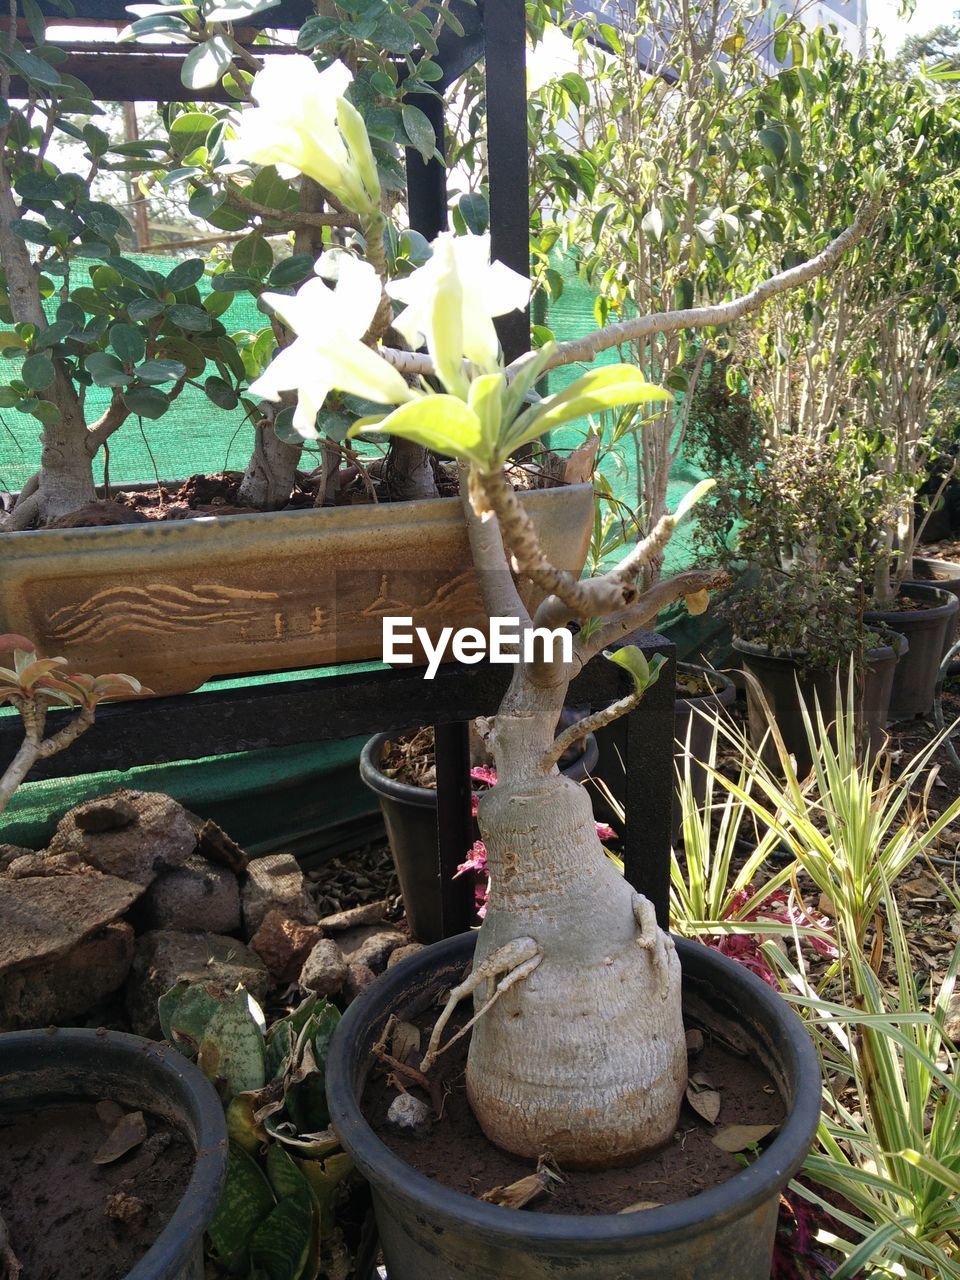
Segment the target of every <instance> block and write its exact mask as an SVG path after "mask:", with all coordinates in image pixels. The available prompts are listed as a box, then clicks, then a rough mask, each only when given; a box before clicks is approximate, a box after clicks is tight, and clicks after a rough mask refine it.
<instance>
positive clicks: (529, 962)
mask: <svg viewBox="0 0 960 1280" xmlns="http://www.w3.org/2000/svg"><path fill="white" fill-rule="evenodd" d="M542 959H543V956H542V953H541V951H540V947H539V945H538V944H537V943H536V942H535V941H534V940H533V938H514V939H513V941H512V942H507V943H505V944H504V946H502V947H498V948H497V950H496V951H491V953H490V954H489V955H488V956H487V958H486V960H484V961H483V963H482V964H479V965H477V967H476V968H475V969H474V970H473V972H472V973H471V974H470V976H469V977H467V978H465V979H464V980H463V982H461V983H460V985H459V986H458V987H454V988H453V989H452V990H451V992H450V994H449V996H448V997H447V1003H446V1004H445V1005H444V1008H443V1012H442V1013H441V1014H440V1017H439V1018H438V1019H437V1021H436V1025H435V1026H434V1028H433V1034H432V1035H431V1036H430V1043H429V1044H428V1045H427V1052H426V1053H425V1054H424V1057H423V1061H422V1062H421V1063H420V1070H421V1071H429V1070H430V1068H431V1067H432V1066H433V1064H434V1062H436V1060H437V1058H438V1057H439V1056H440V1054H441V1053H445V1052H446V1050H447V1049H449V1048H450V1046H451V1045H452V1044H455V1043H456V1042H457V1041H458V1040H459V1039H460V1038H461V1036H464V1035H466V1033H467V1032H468V1031H469V1030H470V1028H471V1027H473V1026H474V1024H475V1023H477V1022H478V1021H479V1020H480V1019H481V1018H482V1017H483V1015H484V1014H485V1013H486V1012H487V1011H488V1010H489V1009H491V1008H492V1007H493V1005H494V1004H495V1003H496V1002H497V1000H499V999H500V997H501V996H502V995H503V993H504V992H505V991H509V990H510V988H511V987H512V986H514V985H515V984H516V983H518V982H520V981H522V979H524V978H526V977H527V976H528V975H529V974H531V973H533V971H534V969H536V967H537V965H538V964H539V963H540V961H541V960H542ZM498 979H499V980H498ZM484 984H486V990H485V992H484V1003H483V1005H482V1006H481V1007H480V1009H479V1010H478V1011H477V1012H476V1013H475V1014H474V1015H473V1017H472V1018H471V1019H470V1021H469V1022H468V1023H466V1025H465V1026H463V1027H461V1028H460V1030H459V1031H458V1032H457V1034H456V1035H455V1036H453V1037H452V1038H451V1039H450V1040H448V1041H447V1043H446V1044H445V1045H444V1046H443V1048H442V1049H441V1048H440V1037H441V1035H442V1034H443V1029H444V1027H445V1026H446V1025H447V1023H448V1022H449V1021H450V1018H451V1016H452V1014H453V1011H454V1009H456V1007H457V1005H458V1004H459V1003H460V1001H461V1000H462V999H463V998H464V997H465V996H469V995H472V994H473V992H474V991H476V990H477V989H478V988H479V987H480V986H482V985H484Z"/></svg>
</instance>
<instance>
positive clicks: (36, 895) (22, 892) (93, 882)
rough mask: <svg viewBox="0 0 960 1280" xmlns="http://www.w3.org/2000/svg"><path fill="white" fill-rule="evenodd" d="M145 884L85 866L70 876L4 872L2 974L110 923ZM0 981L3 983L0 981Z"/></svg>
mask: <svg viewBox="0 0 960 1280" xmlns="http://www.w3.org/2000/svg"><path fill="white" fill-rule="evenodd" d="M142 892H143V887H142V886H141V885H139V884H131V883H130V881H128V880H119V879H117V877H116V876H104V875H101V874H100V873H99V872H98V871H89V870H88V871H85V872H84V873H83V874H82V875H72V876H31V877H29V878H27V879H24V880H14V879H11V878H10V876H5V877H4V880H3V889H2V890H0V975H3V981H4V982H6V981H7V978H6V973H7V971H8V970H11V969H18V968H22V967H23V966H26V965H37V964H39V963H41V962H42V961H46V960H54V959H56V958H57V957H58V956H62V955H65V954H66V953H67V952H68V951H72V950H73V948H74V947H75V946H76V945H77V943H78V942H81V941H82V940H83V939H84V938H88V937H89V936H90V935H91V934H93V933H96V932H97V931H98V930H99V929H102V928H103V927H104V925H107V924H110V923H111V922H112V921H113V920H116V919H117V917H118V916H122V915H123V914H124V912H125V911H127V910H128V908H129V907H130V906H131V904H132V903H134V902H135V901H136V900H137V898H139V897H140V895H141V893H142ZM0 985H2V983H0Z"/></svg>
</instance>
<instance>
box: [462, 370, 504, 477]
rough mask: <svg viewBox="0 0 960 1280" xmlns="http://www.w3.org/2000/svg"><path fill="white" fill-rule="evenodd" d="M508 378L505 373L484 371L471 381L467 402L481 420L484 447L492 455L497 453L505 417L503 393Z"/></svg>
mask: <svg viewBox="0 0 960 1280" xmlns="http://www.w3.org/2000/svg"><path fill="white" fill-rule="evenodd" d="M506 386H507V378H506V374H504V373H484V374H481V375H480V377H478V378H474V380H473V381H472V382H471V383H470V395H469V398H468V400H467V404H468V405H469V407H470V408H471V409H472V410H473V412H474V413H475V414H476V415H477V418H478V419H479V421H480V431H481V439H482V443H483V449H484V451H485V452H487V453H489V456H490V457H493V456H494V455H495V454H496V450H497V444H498V443H499V439H500V424H501V421H502V419H503V393H504V391H505V390H506Z"/></svg>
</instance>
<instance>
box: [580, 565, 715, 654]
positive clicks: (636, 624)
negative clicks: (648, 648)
mask: <svg viewBox="0 0 960 1280" xmlns="http://www.w3.org/2000/svg"><path fill="white" fill-rule="evenodd" d="M729 585H730V578H729V576H728V574H726V573H725V572H724V571H723V570H722V569H688V570H686V571H685V572H684V573H678V574H676V575H675V576H674V577H672V578H666V579H664V580H663V581H661V582H658V583H657V584H656V585H655V586H652V587H650V589H649V590H647V591H644V593H643V595H641V596H639V597H638V598H637V599H636V600H635V601H634V603H633V604H632V605H630V607H629V608H627V609H624V610H623V611H622V612H621V613H619V614H617V616H616V617H614V618H611V619H610V621H609V622H607V623H606V624H605V625H604V626H602V627H601V628H600V630H599V631H596V632H594V634H593V635H592V636H591V637H590V638H589V639H588V640H578V641H577V643H576V644H575V645H574V653H575V654H576V656H577V657H578V658H579V659H580V661H581V663H582V664H583V665H584V666H586V664H587V663H588V662H589V661H590V659H591V658H594V657H596V655H597V654H598V653H600V652H601V650H603V649H606V648H607V646H608V645H611V644H613V643H614V642H615V641H617V640H622V639H623V637H624V636H627V635H629V634H630V632H631V631H637V630H639V629H640V628H641V627H645V626H647V625H648V624H649V623H650V622H652V621H653V619H654V618H655V617H656V616H657V614H658V613H659V612H660V610H661V609H665V608H666V606H667V605H668V604H672V603H673V601H674V600H679V599H680V598H681V596H694V595H697V594H698V592H700V591H722V590H723V589H724V588H726V587H728V586H729Z"/></svg>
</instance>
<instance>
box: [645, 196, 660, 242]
mask: <svg viewBox="0 0 960 1280" xmlns="http://www.w3.org/2000/svg"><path fill="white" fill-rule="evenodd" d="M640 227H641V229H642V231H643V232H644V234H645V235H647V236H648V237H649V238H650V239H651V240H652V241H653V242H654V244H657V243H659V241H660V240H662V239H663V214H662V213H661V212H660V210H659V209H658V208H657V207H656V205H654V207H653V208H652V209H648V210H647V212H646V213H645V214H644V215H643V220H642V222H641V223H640Z"/></svg>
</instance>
